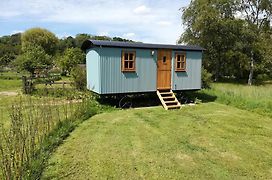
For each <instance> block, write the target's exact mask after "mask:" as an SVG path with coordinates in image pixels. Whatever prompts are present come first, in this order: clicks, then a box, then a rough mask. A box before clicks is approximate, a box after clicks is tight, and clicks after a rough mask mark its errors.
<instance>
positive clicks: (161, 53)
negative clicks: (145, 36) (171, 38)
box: [156, 49, 173, 90]
mask: <svg viewBox="0 0 272 180" xmlns="http://www.w3.org/2000/svg"><path fill="white" fill-rule="evenodd" d="M167 52H168V53H169V54H168V53H167ZM172 53H173V50H172V49H158V50H157V62H156V65H157V79H156V80H157V83H156V89H157V90H158V89H160V90H163V89H172ZM167 54H168V58H166V61H169V63H170V70H166V71H169V75H170V80H169V87H161V88H160V87H159V81H158V80H159V72H160V71H163V70H159V61H162V59H161V58H162V57H163V56H167Z"/></svg>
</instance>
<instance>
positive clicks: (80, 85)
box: [71, 66, 87, 91]
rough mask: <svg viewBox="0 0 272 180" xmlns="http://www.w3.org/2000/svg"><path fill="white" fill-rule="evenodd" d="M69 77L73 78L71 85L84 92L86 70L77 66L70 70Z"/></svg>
mask: <svg viewBox="0 0 272 180" xmlns="http://www.w3.org/2000/svg"><path fill="white" fill-rule="evenodd" d="M71 75H72V77H73V81H74V82H73V85H74V86H75V88H76V89H78V90H81V91H83V90H86V85H87V77H86V69H84V68H82V67H79V66H77V67H75V68H74V69H73V70H72V73H71Z"/></svg>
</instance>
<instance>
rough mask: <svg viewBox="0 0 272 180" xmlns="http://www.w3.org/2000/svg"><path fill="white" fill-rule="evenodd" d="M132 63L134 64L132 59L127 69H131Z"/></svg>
mask: <svg viewBox="0 0 272 180" xmlns="http://www.w3.org/2000/svg"><path fill="white" fill-rule="evenodd" d="M133 64H134V62H133V61H132V62H129V69H133Z"/></svg>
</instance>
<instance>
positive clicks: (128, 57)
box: [121, 51, 136, 72]
mask: <svg viewBox="0 0 272 180" xmlns="http://www.w3.org/2000/svg"><path fill="white" fill-rule="evenodd" d="M135 59H136V52H134V51H132V52H131V51H130V52H128V51H123V52H122V68H121V69H122V71H123V72H135V69H136V67H135Z"/></svg>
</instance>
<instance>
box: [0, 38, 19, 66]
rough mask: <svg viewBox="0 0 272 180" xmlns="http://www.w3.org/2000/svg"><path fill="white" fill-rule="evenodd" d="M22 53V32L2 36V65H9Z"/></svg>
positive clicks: (0, 42)
mask: <svg viewBox="0 0 272 180" xmlns="http://www.w3.org/2000/svg"><path fill="white" fill-rule="evenodd" d="M20 53H21V34H20V33H18V34H13V35H11V36H3V37H0V67H1V66H8V65H10V63H11V62H13V61H14V60H15V59H16V57H17V56H18V55H19V54H20Z"/></svg>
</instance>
